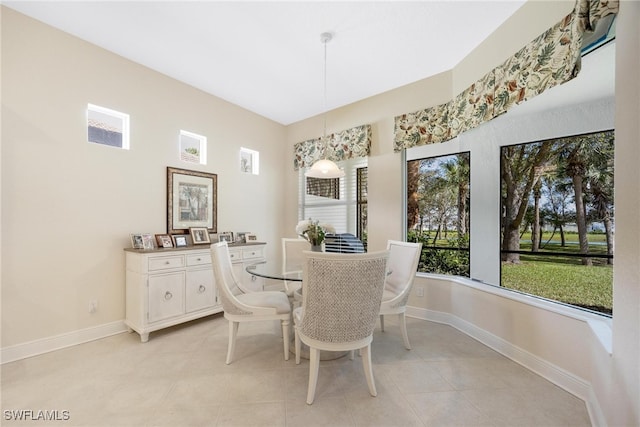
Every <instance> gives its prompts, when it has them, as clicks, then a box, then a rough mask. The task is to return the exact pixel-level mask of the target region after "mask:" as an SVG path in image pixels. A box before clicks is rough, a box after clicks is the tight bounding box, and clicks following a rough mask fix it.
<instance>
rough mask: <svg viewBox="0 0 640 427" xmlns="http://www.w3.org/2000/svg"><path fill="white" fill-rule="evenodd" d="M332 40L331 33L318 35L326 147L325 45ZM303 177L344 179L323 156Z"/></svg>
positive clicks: (336, 166) (341, 171)
mask: <svg viewBox="0 0 640 427" xmlns="http://www.w3.org/2000/svg"><path fill="white" fill-rule="evenodd" d="M332 38H333V35H331V33H322V34H320V41H321V42H322V43H323V44H324V117H323V120H324V136H323V137H322V141H323V142H324V143H325V144H327V147H328V145H329V140H328V139H327V43H329V42H330V41H331V39H332ZM325 153H326V152H325ZM304 176H307V177H309V178H321V179H322V178H324V179H332V178H342V177H344V171H343V170H342V169H340V168H339V167H338V165H336V164H335V163H334V162H332V161H331V160H329V159H327V158H326V154H325V158H324V159H321V160H318V161H317V162H315V163H314V164H313V166H311V169H309V170H308V171H307V172H305V174H304Z"/></svg>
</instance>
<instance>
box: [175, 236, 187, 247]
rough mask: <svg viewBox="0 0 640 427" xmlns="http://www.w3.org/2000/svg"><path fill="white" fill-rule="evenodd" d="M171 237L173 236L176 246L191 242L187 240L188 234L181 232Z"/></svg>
mask: <svg viewBox="0 0 640 427" xmlns="http://www.w3.org/2000/svg"><path fill="white" fill-rule="evenodd" d="M171 237H172V238H173V244H174V245H175V246H176V248H181V247H184V246H189V243H188V242H187V236H186V235H185V234H179V235H176V236H171Z"/></svg>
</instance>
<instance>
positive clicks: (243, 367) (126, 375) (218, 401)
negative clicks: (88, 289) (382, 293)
mask: <svg viewBox="0 0 640 427" xmlns="http://www.w3.org/2000/svg"><path fill="white" fill-rule="evenodd" d="M394 317H395V316H387V318H385V326H386V332H384V333H381V332H380V330H379V328H377V329H376V332H375V336H374V341H373V362H374V368H373V369H374V376H375V381H376V386H377V389H378V396H377V397H375V398H374V397H371V396H370V395H369V393H368V389H367V385H366V381H365V378H364V374H363V372H362V364H361V361H360V360H359V358H358V357H356V358H355V360H353V361H351V360H349V358H348V357H345V358H342V359H339V360H335V361H328V362H322V363H321V367H320V376H319V380H318V388H317V392H316V400H315V402H314V404H313V405H311V406H309V405H307V404H306V403H305V397H306V388H307V378H308V377H307V376H308V369H309V364H308V361H306V360H303V362H302V364H301V365H299V366H297V365H296V364H295V361H294V357H293V355H292V357H291V358H290V360H289V361H284V359H283V357H282V341H281V338H280V337H279V336H278V335H277V332H276V330H277V329H276V328H275V327H274V325H272V324H266V325H265V324H256V323H254V324H252V325H249V324H242V325H241V326H240V333H239V337H238V342H237V346H236V356H235V360H234V362H233V363H232V364H231V365H228V366H227V365H225V363H224V360H225V355H226V348H227V321H226V320H225V319H224V318H223V317H222V316H220V315H216V316H213V317H209V318H207V319H203V320H199V321H195V322H191V323H189V324H187V325H182V326H178V327H174V328H170V329H168V330H165V331H160V332H156V333H152V334H151V338H150V340H149V342H148V343H145V344H142V343H140V340H139V337H138V335H137V334H135V333H133V334H120V335H117V336H113V337H110V338H106V339H102V340H99V341H94V342H91V343H87V344H83V345H79V346H75V347H72V348H69V349H64V350H60V351H56V352H52V353H48V354H44V355H41V356H37V357H33V358H30V359H25V360H21V361H17V362H13V363H8V364H5V365H3V366H2V390H1V391H2V410H3V412H2V420H1V421H0V423H1V424H2V425H3V426H8V425H32V426H33V425H56V426H57V425H60V426H67V425H79V426H136V427H137V426H156V425H157V426H249V425H250V426H316V425H327V426H413V425H415V426H569V425H571V426H587V425H590V423H589V418H588V415H587V410H586V407H585V404H584V402H582V401H581V400H579V399H577V398H576V397H574V396H572V395H570V394H569V393H567V392H565V391H563V390H561V389H559V388H558V387H556V386H554V385H553V384H551V383H550V382H548V381H546V380H544V379H543V378H541V377H539V376H537V375H535V374H533V373H531V372H530V371H528V370H526V369H524V368H522V367H521V366H519V365H518V364H516V363H514V362H512V361H510V360H508V359H506V358H505V357H502V356H501V355H499V354H498V353H496V352H494V351H493V350H491V349H489V348H487V347H486V346H484V345H482V344H480V343H478V342H477V341H475V340H474V339H472V338H469V337H468V336H466V335H465V334H463V333H461V332H459V331H457V330H456V329H454V328H451V327H449V326H445V325H441V324H437V323H431V322H426V321H422V320H416V319H409V336H410V338H411V342H412V345H413V350H411V351H407V350H405V349H404V347H403V345H402V338H401V336H400V331H399V328H398V325H397V322H396V321H395V319H394ZM20 409H27V410H32V411H33V414H34V416H36V415H37V411H39V410H42V411H45V410H46V411H55V410H57V411H58V415H59V417H60V418H62V417H64V414H65V412H63V411H68V412H67V413H68V415H69V417H70V419H69V420H68V421H51V422H34V421H26V422H25V421H23V422H15V421H13V420H10V419H9V418H11V417H10V416H9V417H8V416H7V414H8V413H7V411H12V410H20Z"/></svg>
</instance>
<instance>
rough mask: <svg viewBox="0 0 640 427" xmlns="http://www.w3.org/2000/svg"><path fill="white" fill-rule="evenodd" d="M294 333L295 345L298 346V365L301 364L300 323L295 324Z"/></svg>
mask: <svg viewBox="0 0 640 427" xmlns="http://www.w3.org/2000/svg"><path fill="white" fill-rule="evenodd" d="M293 334H294V335H295V337H294V338H295V347H296V365H299V364H300V347H301V345H300V336H299V335H298V325H293Z"/></svg>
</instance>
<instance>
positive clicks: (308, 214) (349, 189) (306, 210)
mask: <svg viewBox="0 0 640 427" xmlns="http://www.w3.org/2000/svg"><path fill="white" fill-rule="evenodd" d="M336 164H337V165H338V166H339V167H340V168H341V169H344V172H345V176H344V178H340V198H339V199H332V198H327V197H319V196H313V195H308V194H306V181H305V176H304V172H305V171H306V168H300V170H299V171H298V220H302V219H309V218H312V219H314V220H320V222H324V223H329V224H331V225H333V227H334V228H335V229H336V233H351V234H354V235H355V234H356V233H357V230H356V228H357V222H356V221H357V218H356V213H357V206H356V199H357V191H356V190H357V182H356V181H357V179H356V175H357V174H356V171H357V169H358V168H362V167H366V166H367V158H366V157H359V158H356V159H350V160H345V161H342V162H336Z"/></svg>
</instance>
